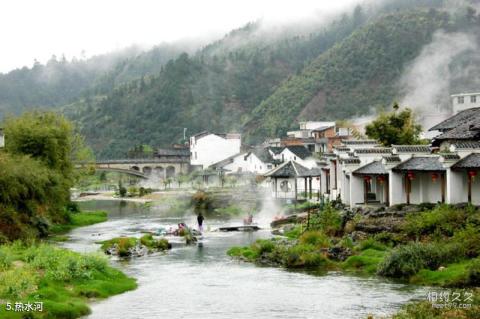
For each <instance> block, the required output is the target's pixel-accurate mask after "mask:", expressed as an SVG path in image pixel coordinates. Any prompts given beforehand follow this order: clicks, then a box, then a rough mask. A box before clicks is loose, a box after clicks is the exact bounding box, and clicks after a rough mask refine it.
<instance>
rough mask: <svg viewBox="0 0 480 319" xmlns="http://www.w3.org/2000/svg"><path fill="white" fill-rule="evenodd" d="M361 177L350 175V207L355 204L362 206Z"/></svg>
mask: <svg viewBox="0 0 480 319" xmlns="http://www.w3.org/2000/svg"><path fill="white" fill-rule="evenodd" d="M363 201H364V194H363V177H362V176H358V175H352V176H351V177H350V202H351V204H352V206H356V205H357V204H360V205H361V204H363Z"/></svg>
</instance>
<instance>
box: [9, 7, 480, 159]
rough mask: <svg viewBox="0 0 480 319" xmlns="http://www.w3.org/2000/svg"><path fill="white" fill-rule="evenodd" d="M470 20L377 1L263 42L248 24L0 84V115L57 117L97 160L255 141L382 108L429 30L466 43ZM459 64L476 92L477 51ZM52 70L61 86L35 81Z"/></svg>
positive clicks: (473, 19)
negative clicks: (219, 137) (198, 139)
mask: <svg viewBox="0 0 480 319" xmlns="http://www.w3.org/2000/svg"><path fill="white" fill-rule="evenodd" d="M479 20H480V19H479V17H478V15H477V13H476V11H475V10H474V9H472V8H469V7H468V6H465V3H464V2H462V4H461V5H458V1H453V0H452V1H448V0H384V1H381V2H377V3H376V5H369V6H364V7H360V6H357V7H355V8H352V10H351V11H350V13H348V14H342V15H339V16H338V17H337V18H336V19H334V20H333V21H331V22H329V23H325V22H321V21H318V22H317V21H312V22H311V23H309V24H308V27H305V24H304V25H303V26H302V27H298V26H292V25H289V26H284V27H282V28H280V29H279V30H276V31H275V32H272V31H271V30H268V29H266V28H265V27H264V25H263V24H262V22H256V23H250V24H248V25H246V26H245V27H243V28H240V29H238V30H234V31H232V32H230V33H229V34H227V35H226V36H225V37H224V38H222V39H219V40H218V41H215V42H213V43H211V44H208V45H206V46H205V47H203V48H201V49H198V50H197V51H195V52H194V51H193V50H192V49H191V48H189V50H186V49H187V47H183V48H182V47H181V46H169V45H161V46H158V47H156V48H154V49H152V50H148V51H145V52H138V51H136V52H133V53H132V52H129V53H127V54H125V55H124V56H123V57H122V56H120V55H119V56H117V57H116V58H111V57H110V56H108V55H106V56H104V57H102V58H103V59H104V60H103V61H104V63H103V64H102V66H98V67H97V68H96V67H92V66H96V65H98V63H96V62H95V61H94V60H92V61H90V60H87V61H75V62H66V61H60V62H59V61H53V62H52V63H47V65H45V66H42V65H36V66H34V67H33V68H31V69H27V68H24V69H22V70H16V71H13V72H10V73H8V74H5V75H0V113H2V112H3V113H5V112H7V111H11V110H22V109H29V108H31V107H35V106H41V107H57V108H60V110H61V111H62V112H64V113H65V114H66V115H67V116H68V117H70V118H71V119H73V120H74V121H76V122H77V124H78V127H79V129H80V131H81V132H82V133H83V134H84V135H85V136H86V138H87V142H88V143H89V144H90V146H91V147H92V148H93V149H94V151H95V153H96V155H97V157H99V158H109V157H122V156H125V155H126V153H127V152H128V150H129V149H132V148H133V147H134V146H136V145H137V146H138V145H141V144H148V145H151V146H153V147H158V146H167V145H169V144H171V143H175V142H181V141H182V138H183V132H184V128H187V135H190V134H194V133H196V132H198V131H202V130H211V131H238V132H242V133H244V134H245V135H244V136H246V141H247V142H248V143H256V142H260V141H261V140H262V139H263V138H265V137H270V136H278V135H282V134H284V133H285V131H286V130H288V129H290V128H292V127H295V126H296V125H297V121H298V120H301V119H331V120H333V119H345V118H351V117H355V116H359V115H365V114H368V113H369V112H371V110H372V109H373V110H375V109H378V108H381V107H384V106H388V105H390V104H391V103H392V101H393V100H395V99H396V98H398V97H399V96H400V95H401V92H399V87H398V82H399V80H400V78H401V76H402V74H404V73H405V71H406V70H408V68H409V66H410V65H411V63H412V62H413V61H414V60H415V58H417V57H418V56H419V54H420V53H421V52H422V48H424V47H425V46H428V45H429V44H430V43H431V42H432V39H433V36H434V34H435V32H437V31H438V30H444V31H443V32H446V33H449V34H454V33H455V32H466V33H469V34H475V30H477V28H478V25H479ZM476 34H480V33H478V32H477V33H476ZM475 37H476V38H475ZM477 38H478V36H476V35H474V40H473V41H477V42H478V39H477ZM183 51H188V54H187V53H182V52H183ZM457 60H458V61H456V62H455V63H454V64H452V65H451V66H450V69H451V70H457V71H455V72H454V73H455V76H452V83H451V87H452V88H455V89H458V90H460V89H462V88H466V87H468V88H471V87H475V86H476V84H477V83H480V77H479V76H478V75H477V74H480V60H479V59H478V54H477V50H473V51H472V52H468V54H463V55H462V56H461V57H459V58H458V59H457ZM99 61H100V60H97V62H99ZM74 66H75V67H74ZM54 67H55V68H54ZM56 68H57V69H60V70H61V72H60V71H59V72H56V73H58V74H61V75H62V76H60V77H58V76H52V77H51V79H50V81H47V82H46V83H43V82H41V81H38V80H37V77H38V76H37V75H36V74H37V73H38V74H56V73H54V72H50V70H55V69H56ZM37 69H38V70H41V71H42V72H40V71H37ZM464 69H468V70H469V72H464V73H465V74H462V72H459V70H460V71H461V70H464ZM65 70H66V71H65ZM72 70H73V71H72ZM39 82H40V84H39ZM0 116H1V114H0Z"/></svg>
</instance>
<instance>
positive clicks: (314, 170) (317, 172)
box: [302, 167, 322, 177]
mask: <svg viewBox="0 0 480 319" xmlns="http://www.w3.org/2000/svg"><path fill="white" fill-rule="evenodd" d="M321 175H322V169H321V168H319V167H314V168H312V169H310V170H309V171H308V172H306V173H304V174H303V175H302V176H303V177H316V176H321Z"/></svg>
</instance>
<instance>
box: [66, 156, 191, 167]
mask: <svg viewBox="0 0 480 319" xmlns="http://www.w3.org/2000/svg"><path fill="white" fill-rule="evenodd" d="M148 163H182V164H184V163H190V161H189V160H188V159H185V158H125V159H102V160H98V161H95V164H148ZM75 164H79V165H84V164H94V163H92V162H88V161H78V162H75Z"/></svg>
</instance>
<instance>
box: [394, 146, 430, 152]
mask: <svg viewBox="0 0 480 319" xmlns="http://www.w3.org/2000/svg"><path fill="white" fill-rule="evenodd" d="M392 149H395V150H396V151H397V153H430V151H431V150H430V146H429V145H392Z"/></svg>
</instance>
